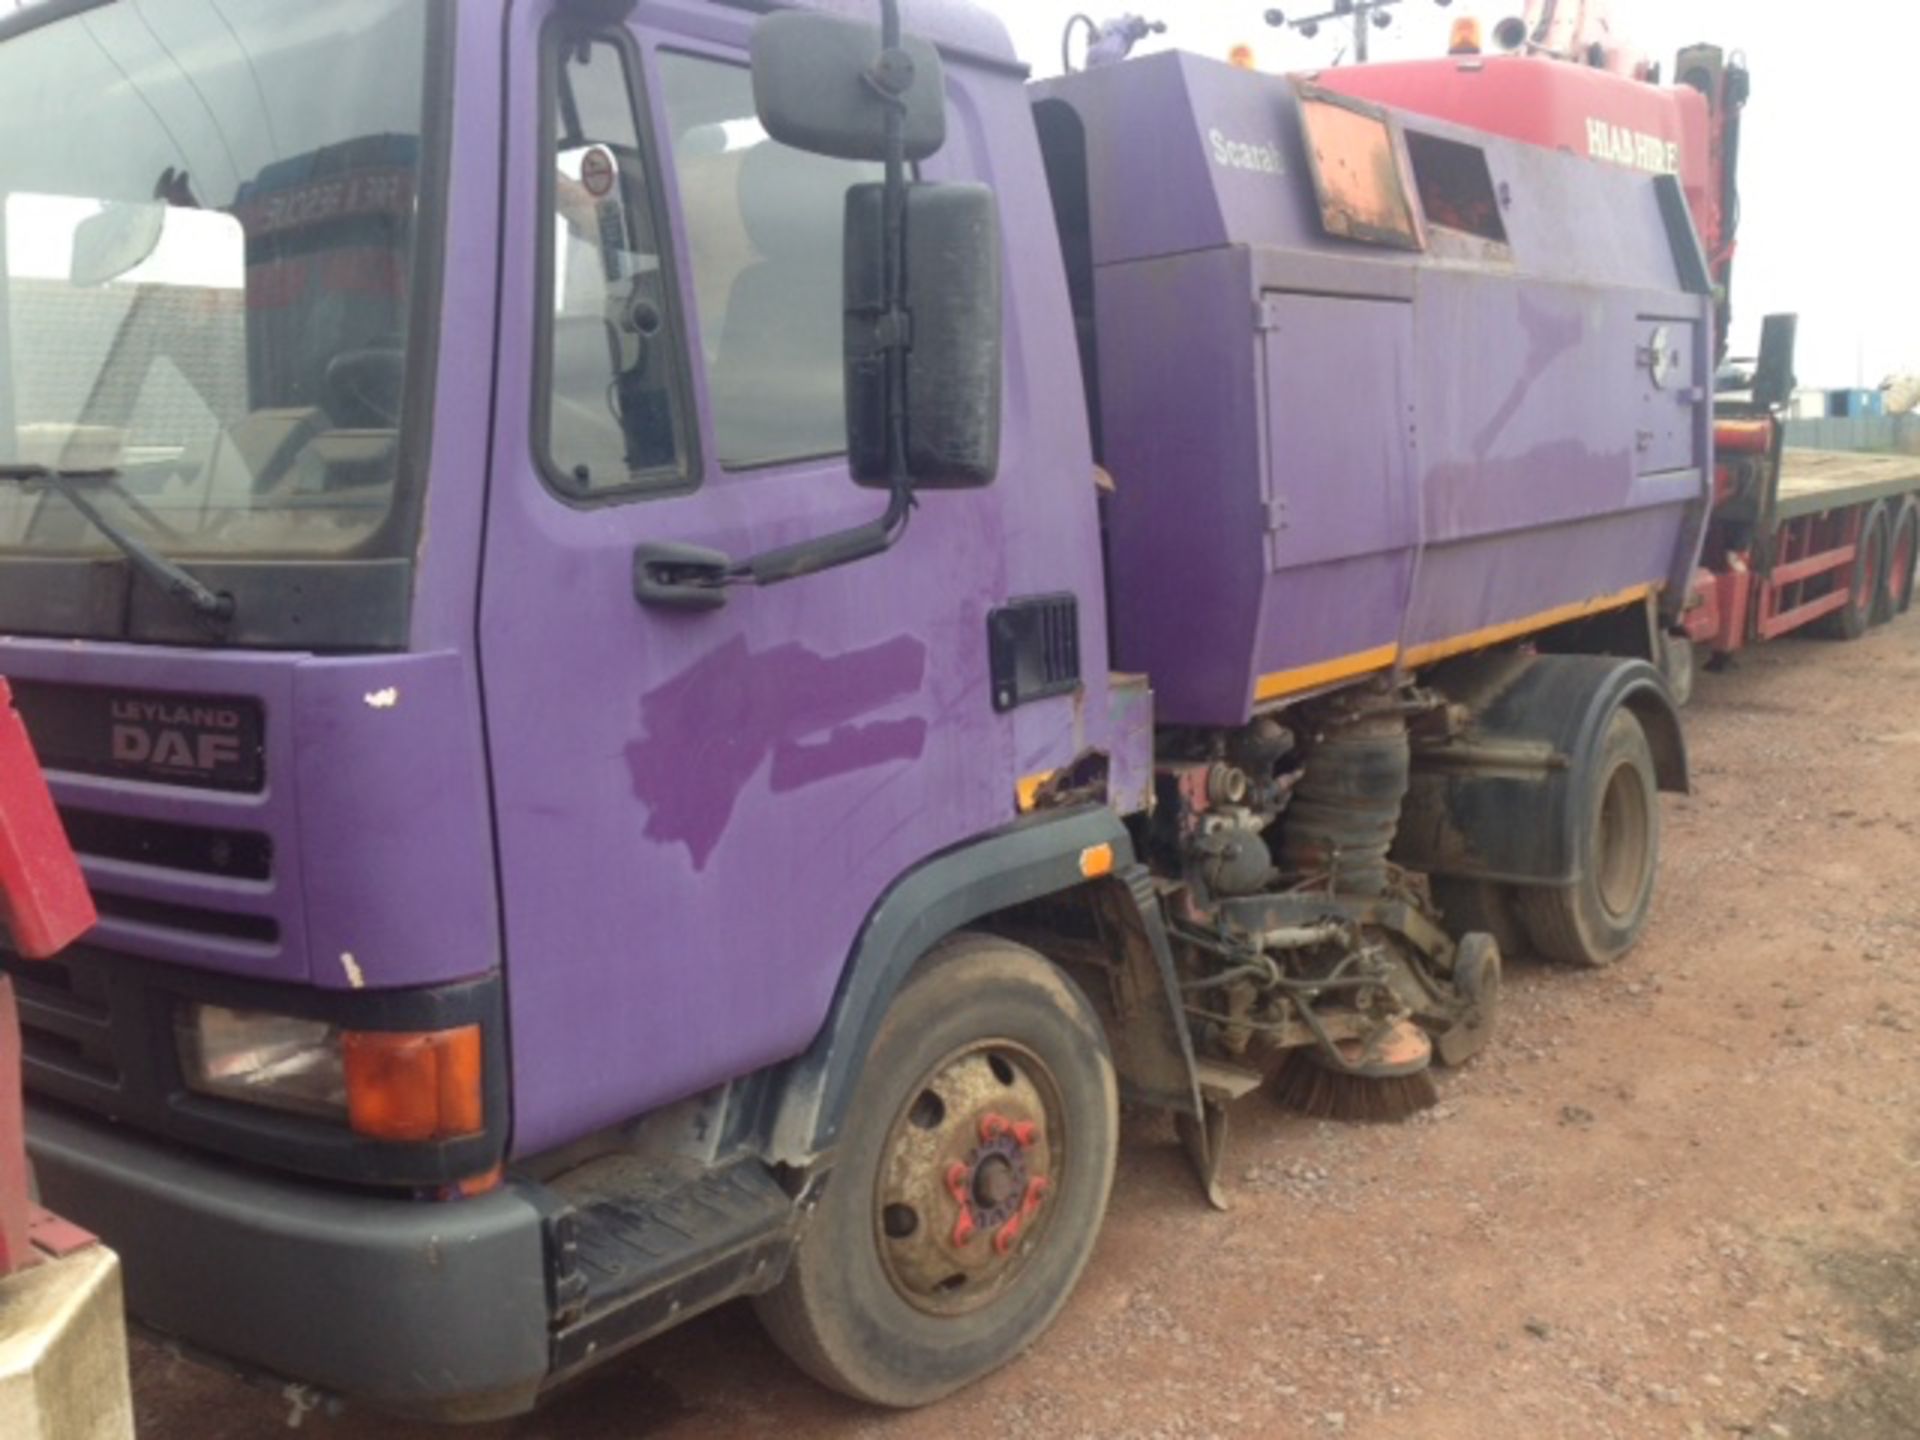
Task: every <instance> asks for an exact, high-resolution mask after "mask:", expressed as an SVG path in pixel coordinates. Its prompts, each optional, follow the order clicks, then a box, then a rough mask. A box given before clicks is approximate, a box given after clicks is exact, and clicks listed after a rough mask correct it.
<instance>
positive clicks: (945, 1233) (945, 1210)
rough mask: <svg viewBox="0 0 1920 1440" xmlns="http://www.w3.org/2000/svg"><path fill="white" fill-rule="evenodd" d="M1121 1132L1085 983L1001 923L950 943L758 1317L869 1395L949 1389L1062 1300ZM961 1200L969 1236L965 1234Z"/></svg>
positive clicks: (868, 1083) (903, 1009) (882, 1046)
mask: <svg viewBox="0 0 1920 1440" xmlns="http://www.w3.org/2000/svg"><path fill="white" fill-rule="evenodd" d="M1009 1076H1011V1077H1012V1078H1011V1079H1009V1078H1008V1077H1009ZM930 1097H931V1098H930ZM1029 1125H1030V1127H1037V1128H1024V1129H1023V1128H1022V1127H1023V1126H1029ZM1118 1140H1119V1101H1118V1092H1117V1089H1116V1086H1115V1081H1114V1071H1113V1062H1112V1059H1111V1057H1110V1056H1109V1054H1108V1050H1107V1042H1106V1037H1105V1035H1104V1034H1103V1033H1102V1031H1101V1027H1100V1021H1099V1019H1098V1017H1097V1016H1096V1015H1095V1014H1094V1011H1093V1008H1092V1006H1091V1005H1089V1004H1088V1003H1087V999H1086V997H1085V996H1084V995H1082V994H1081V993H1080V991H1079V989H1078V988H1077V987H1076V986H1075V985H1074V984H1073V982H1072V981H1070V980H1069V979H1067V977H1066V976H1065V975H1063V974H1062V973H1061V972H1060V971H1059V970H1058V969H1056V968H1055V967H1054V966H1053V965H1051V964H1050V963H1049V962H1048V961H1047V960H1046V959H1044V958H1043V957H1042V956H1040V955H1037V954H1035V953H1034V952H1033V951H1031V950H1028V949H1026V948H1024V947H1022V946H1019V945H1015V944H1012V943H1010V942H1008V941H1005V940H1001V939H998V938H995V937H992V936H985V935H961V936H956V937H954V938H953V939H951V940H948V941H946V942H944V943H942V944H941V945H939V946H938V947H936V948H935V949H934V951H933V952H932V953H931V954H929V955H928V956H927V957H926V959H925V960H923V961H922V962H921V963H920V967H919V968H918V969H917V970H916V971H915V972H914V974H913V976H912V977H911V978H910V979H909V980H908V982H907V984H906V986H905V987H904V988H903V989H902V990H901V992H900V994H899V995H898V996H897V997H896V998H895V1000H894V1002H893V1004H892V1006H891V1008H890V1009H889V1010H888V1012H887V1015H886V1018H885V1019H884V1020H883V1021H882V1023H881V1027H880V1032H879V1034H878V1035H877V1036H876V1037H875V1040H874V1043H873V1049H872V1051H871V1052H870V1053H869V1055H868V1057H867V1060H866V1064H865V1067H864V1069H863V1071H862V1073H861V1076H860V1084H859V1087H858V1089H857V1090H856V1092H855V1097H854V1101H853V1108H852V1110H851V1112H850V1113H849V1115H848V1117H847V1123H846V1126H845V1128H844V1130H843V1132H842V1138H841V1143H840V1149H839V1155H838V1158H837V1159H836V1161H835V1163H834V1168H833V1171H832V1173H831V1174H830V1175H829V1176H828V1178H827V1183H826V1187H825V1190H824V1192H823V1193H822V1196H821V1199H820V1202H819V1206H818V1208H817V1210H816V1211H815V1213H814V1215H813V1217H812V1220H811V1222H810V1223H809V1225H808V1228H807V1230H806V1232H805V1234H804V1235H803V1236H802V1238H801V1240H800V1243H799V1246H798V1248H797V1250H796V1251H795V1254H794V1257H793V1262H792V1264H791V1265H790V1267H789V1268H788V1271H787V1274H786V1276H785V1277H784V1278H783V1279H782V1280H781V1282H780V1284H779V1285H778V1286H777V1287H776V1288H775V1289H774V1290H772V1291H771V1292H770V1293H768V1294H766V1295H763V1296H761V1297H759V1299H757V1300H756V1301H755V1302H754V1303H755V1308H756V1309H757V1310H758V1312H759V1315H760V1319H761V1322H762V1324H764V1325H765V1326H766V1328H767V1331H768V1333H769V1334H771V1335H772V1337H773V1339H774V1341H775V1342H776V1343H777V1344H778V1345H779V1346H780V1348H781V1349H782V1350H784V1351H786V1353H787V1354H788V1355H789V1356H790V1357H792V1359H793V1360H794V1362H795V1363H796V1364H798V1365H799V1366H800V1368H801V1369H803V1370H805V1371H806V1372H807V1373H808V1374H810V1375H812V1376H813V1377H814V1378H815V1379H817V1380H819V1381H820V1382H821V1383H823V1384H825V1385H829V1386H831V1387H832V1388H834V1389H836V1390H839V1391H842V1392H844V1393H845V1394H848V1395H851V1396H853V1397H855V1398H856V1399H860V1400H865V1401H868V1402H870V1403H872V1404H876V1405H887V1406H895V1407H899V1408H907V1407H911V1406H916V1405H925V1404H927V1403H929V1402H931V1401H934V1400H938V1399H939V1398H940V1397H941V1396H943V1395H946V1394H949V1393H950V1392H952V1391H954V1390H957V1389H959V1388H960V1387H961V1386H963V1385H965V1384H967V1383H968V1382H969V1381H972V1380H976V1379H978V1378H979V1377H980V1376H982V1375H985V1374H987V1373H988V1372H989V1371H992V1370H995V1369H997V1368H998V1367H1000V1366H1002V1365H1004V1364H1006V1363H1007V1362H1008V1361H1009V1360H1011V1359H1013V1358H1014V1357H1015V1356H1016V1355H1018V1354H1019V1353H1020V1352H1021V1351H1022V1350H1023V1349H1025V1348H1026V1347H1027V1346H1028V1345H1029V1344H1031V1343H1032V1342H1033V1341H1034V1340H1035V1339H1036V1338H1037V1337H1038V1336H1039V1335H1040V1333H1041V1332H1042V1331H1044V1330H1045V1329H1046V1328H1047V1326H1048V1325H1049V1324H1051V1323H1052V1321H1053V1319H1054V1316H1055V1315H1057V1314H1058V1313H1059V1311H1060V1308H1061V1307H1062V1306H1063V1305H1064V1304H1065V1303H1066V1300H1067V1296H1068V1295H1069V1294H1070V1293H1071V1292H1072V1290H1073V1286H1074V1283H1075V1281H1077V1280H1078V1279H1079V1277H1080V1272H1081V1271H1082V1270H1083V1269H1084V1268H1085V1266H1086V1263H1087V1258H1088V1256H1089V1255H1090V1254H1091V1253H1092V1251H1093V1243H1094V1239H1095V1237H1096V1235H1097V1234H1098V1233H1099V1229H1100V1221H1101V1218H1102V1217H1103V1216H1104V1215H1105V1213H1106V1207H1107V1195H1108V1192H1109V1191H1110V1190H1111V1188H1112V1185H1113V1170H1114V1158H1115V1155H1116V1152H1117V1149H1118ZM1041 1179H1044V1180H1045V1181H1046V1182H1047V1184H1046V1185H1045V1186H1044V1187H1036V1181H1038V1180H1041ZM956 1185H957V1186H958V1189H957V1190H956V1189H955V1188H954V1187H955V1186H956ZM1036 1189H1038V1194H1039V1199H1037V1200H1035V1199H1033V1197H1034V1195H1035V1193H1036ZM990 1204H991V1208H989V1206H990ZM1030 1206H1031V1208H1030ZM963 1213H964V1214H965V1216H966V1218H967V1221H968V1222H969V1224H970V1226H971V1231H972V1233H971V1234H970V1235H969V1236H968V1238H967V1239H966V1240H965V1242H964V1244H956V1243H955V1242H956V1241H957V1240H958V1239H959V1235H960V1230H961V1225H962V1215H963ZM1016 1215H1017V1216H1018V1217H1019V1219H1018V1221H1016V1222H1015V1224H1014V1228H1013V1229H1012V1231H1010V1232H1009V1231H1008V1230H1007V1223H1008V1220H1009V1219H1010V1218H1012V1217H1013V1216H1016ZM1003 1236H1005V1237H1006V1241H1005V1245H1004V1250H1003V1249H1002V1244H1001V1240H1002V1237H1003ZM947 1272H951V1273H947Z"/></svg>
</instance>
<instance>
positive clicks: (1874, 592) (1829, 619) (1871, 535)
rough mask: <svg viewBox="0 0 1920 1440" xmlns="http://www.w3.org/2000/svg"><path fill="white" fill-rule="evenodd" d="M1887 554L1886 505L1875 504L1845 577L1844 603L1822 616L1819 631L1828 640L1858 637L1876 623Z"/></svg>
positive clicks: (1862, 523)
mask: <svg viewBox="0 0 1920 1440" xmlns="http://www.w3.org/2000/svg"><path fill="white" fill-rule="evenodd" d="M1886 556H1887V507H1886V506H1885V505H1879V504H1876V505H1875V506H1874V507H1873V508H1872V509H1871V510H1869V511H1868V512H1867V515H1866V519H1865V520H1864V521H1862V522H1861V525H1860V548H1859V550H1858V551H1857V552H1856V553H1855V555H1854V557H1853V569H1852V570H1851V571H1850V572H1848V577H1847V603H1846V605H1845V607H1844V608H1842V609H1839V610H1836V611H1834V612H1833V613H1832V614H1831V615H1827V616H1824V617H1823V618H1822V619H1821V621H1820V623H1819V632H1818V633H1820V634H1821V635H1824V636H1826V637H1827V638H1828V639H1829V640H1858V639H1859V638H1860V637H1861V636H1862V635H1864V634H1866V633H1867V627H1868V626H1870V625H1872V624H1874V623H1876V620H1877V617H1878V615H1879V611H1880V577H1881V575H1882V574H1884V573H1885V571H1886V565H1885V563H1884V562H1885V560H1886Z"/></svg>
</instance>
